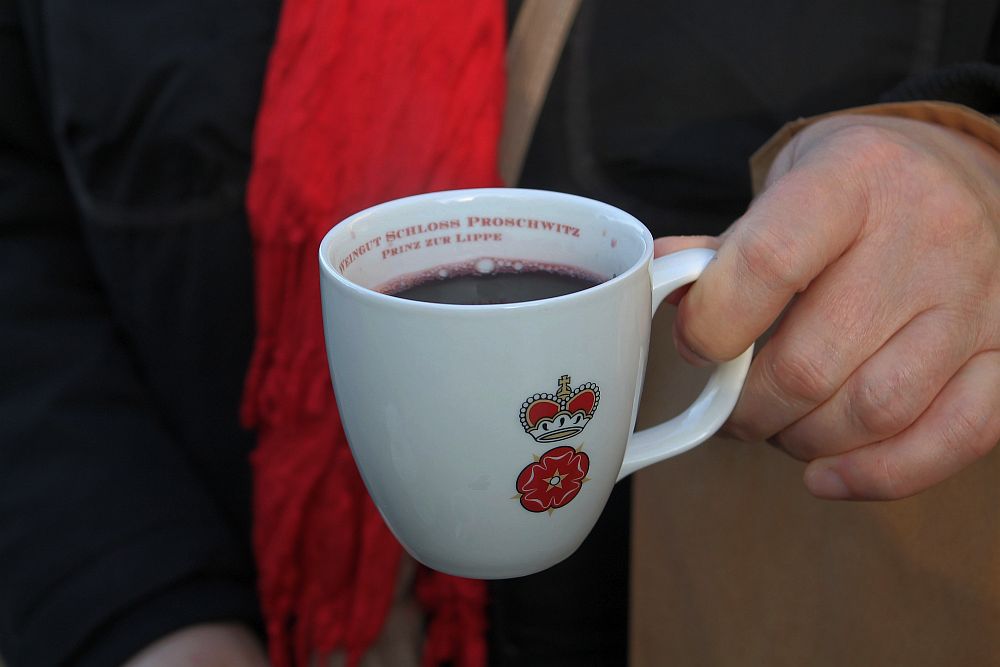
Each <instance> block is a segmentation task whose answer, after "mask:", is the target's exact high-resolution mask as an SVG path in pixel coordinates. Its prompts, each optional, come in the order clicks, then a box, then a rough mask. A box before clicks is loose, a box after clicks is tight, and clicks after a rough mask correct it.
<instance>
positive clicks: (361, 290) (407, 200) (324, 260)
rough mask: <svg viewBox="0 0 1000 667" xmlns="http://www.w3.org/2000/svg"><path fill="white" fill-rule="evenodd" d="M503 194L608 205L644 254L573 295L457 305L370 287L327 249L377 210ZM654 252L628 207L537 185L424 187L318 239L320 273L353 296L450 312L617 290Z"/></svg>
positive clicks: (491, 309) (518, 307)
mask: <svg viewBox="0 0 1000 667" xmlns="http://www.w3.org/2000/svg"><path fill="white" fill-rule="evenodd" d="M486 196H489V197H503V196H517V197H522V198H523V197H525V196H527V197H528V198H538V199H546V200H549V201H552V200H555V201H559V200H562V201H564V202H566V203H573V204H577V205H580V204H583V205H586V206H588V207H596V208H599V209H603V210H604V211H605V212H606V213H607V214H609V215H610V216H613V218H614V219H615V221H616V222H619V223H622V224H624V225H626V226H627V227H630V228H632V229H633V230H634V231H636V232H638V234H639V237H640V239H641V241H642V253H641V254H640V256H639V258H638V259H636V261H635V262H633V263H632V264H631V265H630V266H629V267H628V269H626V270H625V271H622V272H621V273H619V274H618V275H616V276H614V277H612V278H609V279H608V280H605V281H602V282H600V283H598V284H596V285H593V286H591V287H587V288H584V289H582V290H579V291H577V292H571V293H569V294H561V295H559V296H552V297H547V298H544V299H532V300H530V301H516V302H513V303H500V304H458V303H432V302H429V301H416V300H412V299H404V298H401V297H398V296H394V295H392V294H386V293H384V292H379V291H377V290H374V289H371V288H369V287H365V286H364V285H359V284H358V283H356V282H354V281H353V280H350V279H349V278H347V277H346V276H345V275H344V274H343V273H341V272H340V271H338V270H337V269H336V268H334V266H333V264H332V263H331V261H330V259H329V255H330V253H329V252H327V251H328V249H329V248H330V247H331V246H332V245H333V244H334V243H335V241H336V239H337V237H338V236H342V235H345V234H349V233H350V232H349V231H348V230H349V228H350V227H351V225H352V224H353V223H356V222H358V221H360V220H363V219H365V218H367V217H369V216H372V215H377V214H379V213H385V212H387V211H388V212H391V211H393V209H398V208H404V207H407V206H412V205H414V204H420V203H424V202H428V201H440V202H441V203H447V202H448V201H450V200H451V201H453V200H456V199H461V200H468V199H470V198H475V197H486ZM652 256H653V235H652V234H651V233H650V232H649V229H647V228H646V226H645V225H644V224H642V223H641V222H640V221H639V220H638V219H637V218H636V217H635V216H633V215H632V214H631V213H628V212H626V211H623V210H622V209H620V208H618V207H616V206H612V205H611V204H607V203H605V202H602V201H598V200H596V199H591V198H589V197H581V196H580V195H573V194H569V193H565V192H556V191H553V190H540V189H534V188H465V189H457V190H440V191H435V192H425V193H421V194H417V195H410V196H408V197H401V198H398V199H392V200H389V201H386V202H382V203H379V204H375V205H373V206H369V207H368V208H365V209H363V210H361V211H358V212H357V213H354V214H353V215H350V216H348V217H346V218H344V219H343V220H341V221H340V222H338V223H337V224H336V225H334V226H333V227H331V228H330V229H329V230H328V231H327V232H326V234H324V235H323V239H322V240H321V241H320V244H319V264H320V274H321V277H323V278H325V279H329V280H333V281H334V282H336V283H338V284H340V285H342V286H343V287H344V288H346V289H348V290H349V291H351V292H352V293H353V294H354V295H356V296H358V297H359V298H362V299H366V300H370V301H373V302H375V303H382V304H383V305H386V306H392V307H396V308H406V309H415V310H427V311H446V312H447V311H451V312H470V313H471V312H495V311H501V310H502V311H509V310H524V309H533V308H539V307H546V306H548V305H550V304H557V303H564V302H566V301H571V300H579V299H584V298H587V297H588V296H590V295H593V294H596V293H597V292H600V291H605V290H608V289H614V288H615V286H617V285H619V284H621V283H623V282H626V281H628V280H629V279H630V278H631V277H632V276H634V275H635V274H636V273H637V272H638V271H641V270H642V269H643V268H645V267H648V266H649V263H650V261H651V260H652Z"/></svg>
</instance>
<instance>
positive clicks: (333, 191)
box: [243, 0, 505, 667]
mask: <svg viewBox="0 0 1000 667" xmlns="http://www.w3.org/2000/svg"><path fill="white" fill-rule="evenodd" d="M504 37H505V26H504V4H503V2H502V1H501V0H432V1H427V0H423V1H421V0H285V2H284V7H283V9H282V14H281V19H280V23H279V28H278V33H277V37H276V43H275V45H274V49H273V51H272V53H271V57H270V62H269V64H268V70H267V77H266V80H265V86H264V95H263V101H262V105H261V108H260V112H259V115H258V119H257V127H256V134H255V138H254V159H253V169H252V173H251V177H250V184H249V193H248V204H247V205H248V209H249V214H250V226H251V232H252V235H253V240H254V262H255V270H256V308H257V327H258V328H257V341H256V348H255V350H254V356H253V360H252V362H251V366H250V369H249V373H248V376H247V384H246V392H245V396H244V404H243V419H244V422H245V423H246V424H248V425H251V426H253V427H255V428H256V429H257V431H258V434H259V435H258V445H257V449H256V451H255V453H254V455H253V465H254V475H255V479H254V548H255V551H256V556H257V562H258V567H259V571H260V596H261V602H262V606H263V612H264V617H265V622H266V628H267V633H268V638H269V645H270V653H271V659H272V661H273V662H274V664H275V665H276V667H286V666H288V665H306V664H307V662H308V658H309V656H310V655H311V654H313V653H317V652H318V653H326V652H328V651H331V650H334V649H345V650H346V651H347V655H348V659H349V661H350V662H352V663H354V662H356V661H357V660H358V659H359V658H360V656H361V655H362V654H363V653H364V651H365V649H366V648H368V647H369V646H370V645H371V644H372V643H373V642H374V641H375V639H376V638H377V636H378V634H379V632H380V630H381V627H382V623H383V620H384V619H385V616H386V614H387V612H388V609H389V606H390V603H391V601H392V597H393V587H394V583H395V580H396V570H397V567H398V563H399V557H400V547H399V545H398V543H397V542H396V541H395V539H394V538H393V537H392V535H391V534H390V533H389V531H388V529H387V528H386V527H385V525H384V524H383V522H382V520H381V517H380V516H379V514H378V511H377V510H376V509H375V507H374V506H373V504H372V502H371V500H370V499H369V497H368V494H367V492H366V491H365V489H364V486H363V484H362V482H361V479H360V477H359V475H358V473H357V470H356V468H355V465H354V461H353V459H352V458H351V455H350V452H349V450H348V448H347V443H346V440H345V438H344V434H343V431H342V430H341V426H340V419H339V416H338V414H337V406H336V404H335V402H334V397H333V391H332V389H331V386H330V376H329V373H328V370H327V362H326V355H325V351H324V345H323V328H322V321H321V313H320V298H319V273H318V265H317V257H316V253H317V247H318V245H319V242H320V239H321V238H322V236H323V234H324V233H325V232H326V231H327V230H328V229H329V228H330V226H332V225H333V224H335V223H336V222H337V221H338V220H341V219H343V218H344V217H346V216H347V215H349V214H351V213H353V212H355V211H358V210H360V209H362V208H364V207H367V206H369V205H372V204H375V203H377V202H381V201H385V200H387V199H392V198H396V197H401V196H404V195H410V194H414V193H418V192H427V191H433V190H442V189H449V188H456V187H474V186H490V185H497V184H498V182H499V177H498V175H497V171H496V146H497V139H498V136H499V131H500V122H501V117H502V104H503V90H504V72H503V52H504ZM417 596H418V598H419V599H420V600H421V602H422V604H423V605H424V606H425V608H426V609H427V612H428V614H429V619H430V624H429V626H428V630H427V642H426V646H425V652H424V662H425V664H428V665H431V664H438V663H440V662H441V661H444V660H450V661H452V662H453V663H454V664H455V665H459V666H462V667H465V666H468V667H472V666H474V665H481V664H483V663H484V662H485V644H484V641H483V630H484V621H483V606H484V603H485V590H484V586H483V583H482V582H479V581H471V580H466V579H456V578H453V577H448V576H445V575H442V574H439V573H435V572H431V571H423V572H421V573H420V574H419V575H418V581H417Z"/></svg>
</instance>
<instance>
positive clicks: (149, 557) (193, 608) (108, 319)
mask: <svg viewBox="0 0 1000 667" xmlns="http://www.w3.org/2000/svg"><path fill="white" fill-rule="evenodd" d="M112 4H117V3H112ZM139 4H141V5H143V7H144V8H145V9H146V10H150V7H151V6H152V4H154V3H139ZM159 4H160V5H163V7H165V8H166V7H167V5H168V4H171V7H170V8H168V11H169V13H170V14H171V15H174V16H178V17H180V18H184V17H181V16H180V14H181V13H180V12H179V11H176V10H175V7H174V6H173V4H172V3H159ZM188 4H190V5H192V7H191V8H189V9H190V11H191V12H192V13H195V12H198V13H201V14H202V15H204V14H205V13H206V12H207V13H209V14H211V13H212V12H211V11H209V7H208V5H209V4H212V3H188ZM196 4H197V5H198V6H197V7H195V6H194V5H196ZM215 4H219V3H215ZM41 5H42V3H34V2H25V3H23V4H22V5H21V9H20V10H19V9H18V8H17V7H16V6H15V3H14V2H13V1H12V0H0V654H2V655H3V658H4V660H6V662H7V664H8V667H24V666H26V667H32V666H39V667H47V666H50V665H69V666H75V667H91V666H93V667H106V666H109V665H117V664H121V662H122V661H124V660H126V659H127V658H128V657H129V656H130V655H132V654H134V653H135V652H136V651H138V650H140V649H141V648H143V647H144V646H146V645H148V644H149V643H151V642H152V641H154V640H156V639H158V638H160V637H162V636H163V635H165V634H167V633H169V632H171V631H173V630H176V629H179V628H181V627H184V626H187V625H191V624H194V623H199V622H205V621H212V620H234V621H243V622H246V623H247V624H250V625H255V624H257V623H258V610H257V603H256V599H255V583H254V571H253V564H252V558H251V554H250V547H249V541H250V540H249V526H248V515H249V486H248V478H249V464H248V462H247V460H246V457H247V454H248V450H249V445H250V443H252V438H251V437H250V435H249V434H247V433H244V432H241V431H240V430H239V428H238V424H237V418H236V414H235V413H236V406H237V404H238V395H239V386H240V383H241V380H242V377H241V373H242V368H243V365H244V364H245V362H246V357H247V354H248V352H249V347H250V336H251V334H252V330H251V328H250V325H249V324H248V323H249V322H250V306H249V301H250V294H251V286H250V274H249V244H248V241H247V239H246V230H245V220H244V219H242V217H241V216H242V212H241V209H240V203H239V202H240V191H239V184H240V180H241V179H243V178H244V177H245V171H246V168H247V165H248V160H249V158H248V153H249V136H250V128H251V125H252V118H253V113H254V104H255V99H256V97H255V96H256V94H257V90H256V89H252V90H251V91H250V92H249V93H247V94H246V95H245V99H244V98H237V99H234V98H232V97H231V96H227V95H226V94H227V91H225V90H221V91H219V92H220V94H222V96H223V97H224V99H226V100H229V101H230V102H232V103H234V104H239V105H240V106H241V111H240V113H239V114H232V113H229V114H228V117H227V114H226V111H225V109H223V108H221V107H218V108H216V109H215V111H214V112H213V113H214V114H215V115H216V116H219V119H218V122H219V123H220V124H222V125H225V124H226V123H227V122H228V125H227V127H230V128H232V127H235V128H236V129H235V130H232V131H236V132H238V133H239V134H240V136H241V140H242V141H243V143H244V144H245V145H244V146H242V148H243V150H242V151H240V152H237V153H235V154H234V155H228V156H223V157H219V154H220V151H216V152H215V153H212V152H211V151H210V152H208V153H198V152H197V151H195V153H196V154H192V153H191V152H190V151H188V152H185V144H184V141H185V139H184V137H185V136H187V135H186V134H185V133H183V132H181V133H180V135H179V136H180V139H179V142H178V143H170V142H163V141H160V142H159V143H158V144H157V145H158V146H160V147H161V148H162V153H161V154H160V155H159V156H156V155H154V156H153V157H152V158H151V159H150V160H149V162H147V163H145V164H144V163H143V162H142V161H134V160H135V158H136V156H137V155H138V156H142V155H146V156H147V157H148V156H149V155H151V153H150V152H148V151H147V152H146V153H143V152H142V151H137V150H136V149H135V146H142V145H149V144H150V143H151V142H152V140H151V139H150V136H151V135H156V136H159V137H160V138H161V139H162V137H163V135H164V133H166V134H169V133H170V130H171V129H177V126H176V125H173V126H172V125H170V124H169V123H167V124H166V126H165V127H166V129H164V130H163V131H161V132H159V133H157V132H154V131H153V127H151V126H144V125H143V124H141V123H139V124H135V122H136V121H139V120H141V119H146V120H150V121H151V125H152V126H155V125H156V123H157V121H158V120H162V119H163V118H164V117H166V118H177V117H178V116H177V114H181V115H183V114H184V113H185V112H184V111H183V109H182V108H174V109H171V108H169V107H166V108H164V107H163V106H158V104H159V105H162V104H164V103H166V102H170V101H171V100H170V99H169V97H167V98H165V97H164V96H163V95H158V94H157V92H158V91H160V92H162V91H170V90H171V87H170V84H171V81H170V79H169V77H164V76H163V74H164V72H165V71H166V70H165V69H163V68H161V69H159V70H157V69H156V68H155V67H153V68H150V69H149V71H150V72H151V74H150V76H149V77H147V78H146V79H144V80H145V81H147V82H148V83H150V87H149V88H148V89H145V88H141V87H140V88H138V89H137V88H133V89H132V90H133V95H132V97H131V98H130V99H129V100H128V101H127V102H126V100H125V99H124V98H122V97H121V89H120V88H117V89H116V87H115V85H114V84H115V83H116V82H125V80H126V78H127V77H123V76H120V74H121V73H120V72H119V73H115V72H111V71H109V70H108V69H106V68H101V67H98V66H94V67H90V70H91V73H90V75H89V76H87V77H85V80H81V79H82V78H84V77H78V78H76V79H75V80H72V79H73V76H69V77H68V78H69V79H71V80H67V77H66V72H64V73H63V76H64V78H63V80H62V81H61V82H60V86H62V87H63V89H65V88H66V87H70V88H72V87H73V86H76V90H75V91H71V93H73V95H75V96H76V99H87V100H91V99H93V100H96V99H99V98H101V99H104V100H107V101H108V103H109V106H108V108H109V109H123V110H125V111H129V112H130V113H123V115H122V116H119V117H114V116H112V115H109V116H107V117H103V116H101V114H96V115H94V116H93V117H92V118H90V120H95V121H96V122H95V127H96V128H98V130H100V129H101V128H104V129H106V130H107V132H108V133H109V134H108V135H107V137H106V138H107V141H103V142H102V141H96V142H95V141H94V136H95V134H94V133H93V132H92V129H93V128H88V127H86V126H84V125H81V124H78V123H77V121H78V120H80V119H81V118H82V117H81V116H79V115H77V116H74V115H73V113H71V111H72V110H71V109H70V110H69V111H67V101H69V102H70V103H71V102H72V101H73V97H72V95H71V96H69V97H66V96H62V97H60V95H61V93H60V92H59V91H56V90H55V88H56V86H54V85H53V84H52V78H51V76H50V71H49V70H48V69H47V68H48V67H52V66H54V65H53V62H52V60H53V58H52V49H51V48H49V47H51V46H52V42H51V41H48V42H47V41H46V40H47V39H51V37H52V33H51V32H50V33H46V31H45V30H43V29H42V15H41V10H40V9H38V7H41ZM72 5H74V3H68V4H67V3H53V5H52V6H51V7H50V5H48V4H46V5H45V7H46V8H48V9H49V10H52V11H50V12H49V13H48V14H47V15H46V16H47V18H51V15H52V14H57V13H58V12H57V11H56V10H55V9H53V7H56V8H58V7H62V8H63V10H64V11H72V10H67V8H70V7H71V6H72ZM79 7H80V9H79V10H77V11H79V12H80V13H81V14H89V15H90V20H91V21H92V22H93V25H105V24H106V25H107V26H108V35H109V36H114V35H116V34H118V35H122V36H123V38H129V39H132V40H133V43H132V44H131V48H136V49H141V48H142V47H141V43H142V41H143V39H148V37H145V38H144V37H141V36H137V27H138V26H137V25H136V23H134V22H130V18H134V17H129V16H128V15H127V11H125V10H124V8H125V5H121V6H119V7H118V8H117V9H114V10H110V9H109V10H107V11H108V14H107V15H106V16H103V17H101V16H98V15H97V14H98V12H97V11H96V10H95V9H94V8H93V7H91V6H87V7H84V6H82V5H80V6H79ZM26 8H27V9H26ZM211 9H212V10H214V11H215V16H214V18H213V20H216V19H219V18H220V17H219V16H218V14H219V11H218V7H214V6H213V7H212V8H211ZM150 11H151V10H150ZM150 15H151V17H153V18H157V17H156V16H155V12H152V11H151V13H150ZM115 17H117V18H115ZM160 18H162V17H160ZM64 19H65V20H64V22H63V25H62V29H63V30H64V31H70V32H72V31H74V30H76V31H78V32H77V35H76V39H75V41H70V42H69V43H67V44H66V48H65V50H64V51H63V53H62V57H63V58H64V59H66V61H72V60H74V59H76V60H77V61H78V63H77V64H78V68H77V70H76V72H79V73H86V72H87V71H88V63H87V62H86V61H87V59H88V57H90V56H93V55H94V54H97V53H101V54H105V55H106V54H108V53H114V51H115V49H116V48H118V47H120V46H121V45H120V44H117V45H116V44H114V43H109V42H107V41H105V42H99V43H95V42H93V41H91V42H90V43H88V42H87V40H88V39H91V40H92V38H93V34H89V35H88V34H87V33H86V31H85V30H84V29H83V28H81V25H80V22H79V21H75V20H74V18H73V17H64ZM102 21H103V22H104V23H103V24H102V23H101V22H102ZM115 21H118V24H117V25H116V24H115ZM218 27H219V26H218V25H215V28H216V29H218ZM146 28H147V29H149V30H150V31H151V32H150V33H149V34H156V33H155V31H154V28H155V26H153V25H150V26H146ZM161 31H162V32H163V34H164V35H167V36H169V35H178V34H179V35H181V37H180V39H183V38H184V37H183V32H179V31H173V32H171V31H170V30H169V27H162V30H161ZM68 36H69V37H73V35H68ZM61 37H67V35H66V34H63V35H61ZM174 39H175V40H176V39H178V38H177V37H174ZM266 44H267V42H266V39H263V38H262V39H261V40H260V45H258V47H257V50H258V52H259V53H258V57H257V59H256V61H255V62H254V63H253V67H254V68H256V71H257V73H256V75H255V76H257V78H258V79H259V74H260V72H261V71H262V69H263V60H264V55H265V54H266ZM182 46H183V45H182ZM47 49H48V50H47ZM181 53H190V50H188V51H186V52H185V51H184V50H183V49H181ZM120 55H121V54H120ZM244 55H245V54H244ZM131 56H132V54H124V55H123V56H121V59H122V62H135V61H136V60H141V58H140V57H139V56H138V53H137V54H136V55H135V57H131ZM176 56H177V53H171V52H170V51H169V50H167V51H164V50H161V49H156V48H153V47H152V46H150V48H149V53H148V57H149V58H150V59H165V61H170V59H171V58H174V57H176ZM99 64H100V63H98V65H99ZM188 64H190V63H188ZM160 65H163V67H166V64H165V62H164V61H161V62H160ZM69 73H70V74H71V75H72V74H73V72H72V71H69ZM247 80H248V81H249V82H250V83H251V84H253V83H254V82H255V79H254V77H253V76H249V77H248V79H247ZM241 85H242V83H241ZM217 90H218V87H217ZM102 96H103V97H102ZM195 97H196V98H197V96H195ZM173 101H174V102H176V101H177V100H176V97H175V98H174V100H173ZM195 106H197V105H195ZM203 108H204V105H203ZM57 117H58V118H62V120H63V121H64V122H65V124H64V125H63V126H61V132H62V134H60V135H59V136H54V135H55V133H54V132H53V130H52V128H53V127H54V125H55V124H56V121H55V119H56V118H57ZM187 120H188V122H189V123H190V124H198V123H199V122H200V120H199V118H198V117H194V118H191V117H190V116H189V117H188V119H187ZM184 129H185V128H183V127H181V128H180V130H184ZM203 133H208V134H213V133H215V129H214V128H211V127H209V128H203ZM213 136H214V134H213ZM70 140H72V141H75V142H78V145H77V146H76V148H77V149H79V150H78V155H87V156H90V157H92V158H93V159H92V160H91V161H90V162H88V163H87V164H84V165H83V167H82V168H81V167H80V165H81V164H82V162H83V161H82V160H77V161H76V162H75V163H74V164H75V167H77V168H79V169H78V170H77V176H79V175H80V174H81V173H84V172H85V173H86V174H87V177H88V178H90V177H93V178H94V179H96V180H95V181H94V182H93V183H90V182H84V183H81V182H77V183H76V187H75V188H74V185H73V184H72V183H70V182H69V181H71V180H72V178H73V175H72V174H70V177H69V180H68V179H67V174H69V173H70V172H71V171H72V169H73V165H71V164H70V163H71V162H73V156H71V155H70V152H71V151H70V149H68V148H67V146H68V145H69V144H68V142H70ZM152 143H156V142H152ZM221 152H222V153H224V152H225V151H221ZM161 158H162V159H161ZM191 164H194V165H197V166H198V167H199V168H198V169H196V170H187V171H188V173H185V165H191ZM219 164H236V165H237V167H236V168H235V172H234V171H233V170H232V169H229V171H227V168H221V167H219ZM157 167H159V168H161V169H165V170H166V171H158V172H157V171H155V169H156V168H157ZM116 170H117V171H116ZM150 170H153V171H150ZM170 170H174V171H175V172H176V173H170ZM206 170H207V172H209V173H208V176H206V174H205V173H203V172H204V171H206ZM240 170H242V172H240ZM215 172H225V178H222V177H221V176H213V174H214V173H215ZM144 174H145V175H146V177H145V178H144V177H143V175H144ZM223 181H224V182H225V183H234V184H235V185H234V188H233V191H232V192H223V193H222V195H223V196H222V198H221V199H220V198H219V197H217V196H215V195H214V194H213V193H217V192H221V191H222V190H225V188H222V187H216V186H217V185H218V184H220V183H222V182H223ZM178 184H181V185H178ZM185 184H186V185H185ZM184 187H188V188H193V187H197V188H203V189H205V190H206V195H205V198H206V200H212V201H216V202H221V203H220V204H219V206H218V207H217V209H218V210H216V211H215V212H214V213H213V212H212V211H209V210H202V212H201V213H197V211H195V213H197V215H195V217H198V216H201V217H205V218H212V219H215V220H216V222H217V224H216V225H215V226H212V227H210V228H208V229H206V230H205V231H198V230H199V229H200V227H199V226H198V225H196V224H195V223H196V222H197V220H193V219H186V220H184V221H183V224H178V225H163V224H160V223H163V221H162V220H161V221H159V223H158V224H160V226H158V227H156V228H155V229H152V230H151V229H145V230H144V229H140V228H138V227H135V226H129V225H128V224H125V225H124V226H122V224H119V225H118V226H117V227H115V228H114V229H113V230H111V231H107V230H104V231H100V230H97V231H95V229H96V228H95V225H97V224H99V223H101V221H100V220H97V219H96V216H95V215H93V211H92V210H88V206H89V205H94V204H95V202H96V201H97V200H98V199H99V200H101V201H111V202H123V203H124V205H123V206H122V207H119V208H118V209H117V210H128V211H140V213H138V214H136V216H135V217H136V219H137V220H144V219H146V217H147V216H145V215H144V214H142V213H141V212H142V211H143V210H144V209H143V206H144V204H145V203H146V202H149V201H153V200H155V198H156V197H157V195H156V193H157V192H161V193H162V192H164V191H166V194H165V195H163V197H164V198H165V199H172V200H177V201H179V202H180V203H181V204H185V203H186V202H189V201H190V200H191V199H192V198H191V197H189V196H185V195H184V193H183V192H178V191H173V192H172V191H170V189H171V188H175V189H177V188H181V189H183V188H184ZM86 193H90V194H94V193H96V194H97V195H100V196H99V197H95V198H92V199H91V200H90V201H89V202H87V201H84V198H82V197H81V195H82V194H86ZM234 193H235V195H234ZM234 197H235V198H234ZM233 202H235V204H234V203H233ZM98 203H99V202H98ZM154 203H157V202H155V201H154ZM195 208H196V209H197V207H195ZM153 217H155V216H153ZM166 217H169V216H166ZM122 222H123V221H122V220H118V221H117V223H122ZM125 222H126V223H127V222H128V221H125ZM213 238H214V239H215V240H216V241H217V242H218V246H219V247H222V248H227V249H228V250H227V252H228V253H229V254H228V255H227V254H226V252H223V253H222V254H221V255H215V254H214V253H213V247H212V245H211V239H213ZM227 239H228V240H227ZM233 239H235V240H233ZM112 241H113V242H112ZM195 246H199V247H200V248H201V249H200V250H199V251H198V252H189V251H188V250H187V248H188V247H195ZM233 253H236V255H235V257H236V259H233V257H234V254H233ZM150 267H155V268H156V271H152V270H151V269H150ZM213 272H214V273H213ZM131 276H134V277H136V278H137V280H136V281H132V280H131V278H130V277H131ZM204 276H209V277H211V276H216V277H217V278H218V279H213V280H207V279H203V278H204ZM225 276H229V278H226V279H224V278H225ZM142 280H146V281H148V282H145V283H143V282H141V281H142ZM227 290H228V292H227ZM234 302H235V305H234ZM199 322H200V323H201V324H200V325H199V324H198V323H199ZM205 340H209V341H211V343H212V346H211V347H206V346H204V345H202V344H201V343H202V342H204V341H205Z"/></svg>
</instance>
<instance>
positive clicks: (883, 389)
mask: <svg viewBox="0 0 1000 667" xmlns="http://www.w3.org/2000/svg"><path fill="white" fill-rule="evenodd" d="M916 398H917V395H916V394H915V393H914V392H913V391H912V388H911V387H910V385H909V383H908V382H907V381H906V378H905V377H903V375H902V374H901V373H893V374H890V375H872V374H868V373H862V374H860V375H859V377H858V379H857V380H855V381H853V382H852V383H851V384H850V386H849V387H848V403H849V405H850V414H851V417H852V418H853V419H854V420H855V421H856V422H857V424H858V425H859V426H860V427H861V428H862V429H863V430H864V431H865V432H867V433H869V434H871V435H872V436H875V437H876V438H879V439H881V438H887V437H889V436H892V435H895V434H897V433H899V432H900V431H902V430H903V429H905V428H906V427H907V426H909V425H910V424H911V423H913V420H914V419H915V418H916V417H917V416H918V415H917V411H918V409H919V408H918V406H917V405H916Z"/></svg>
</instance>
